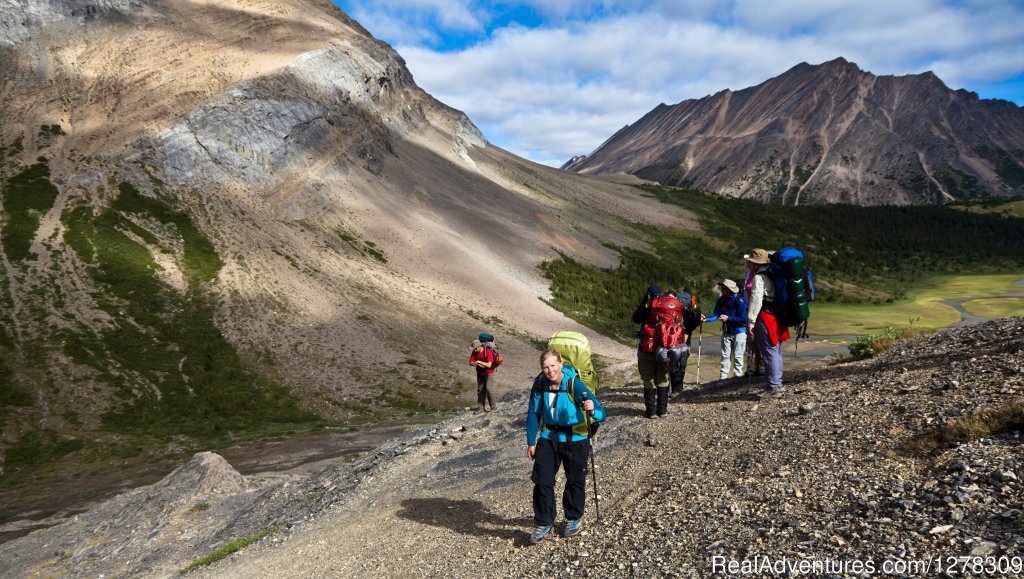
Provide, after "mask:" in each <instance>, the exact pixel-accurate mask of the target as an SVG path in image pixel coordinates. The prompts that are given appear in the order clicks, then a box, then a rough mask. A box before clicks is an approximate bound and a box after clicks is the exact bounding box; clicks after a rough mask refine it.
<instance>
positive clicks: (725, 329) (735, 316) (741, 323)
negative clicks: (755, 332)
mask: <svg viewBox="0 0 1024 579" xmlns="http://www.w3.org/2000/svg"><path fill="white" fill-rule="evenodd" d="M722 314H725V315H727V316H729V318H728V319H727V320H726V321H725V322H724V323H723V324H722V333H723V334H729V335H734V334H745V333H747V302H745V301H743V298H742V297H740V294H732V295H731V296H728V297H726V296H722V297H720V298H718V301H717V302H715V311H714V313H713V314H711V316H712V318H713V319H715V320H718V316H721V315H722Z"/></svg>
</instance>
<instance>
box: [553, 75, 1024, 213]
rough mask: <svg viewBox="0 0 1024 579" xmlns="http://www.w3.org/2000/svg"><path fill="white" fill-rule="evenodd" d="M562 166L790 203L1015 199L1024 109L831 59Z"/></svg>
mask: <svg viewBox="0 0 1024 579" xmlns="http://www.w3.org/2000/svg"><path fill="white" fill-rule="evenodd" d="M566 168H567V169H568V170H570V171H577V172H580V173H585V174H591V175H603V174H615V173H629V174H633V175H636V176H638V177H641V178H644V179H650V180H653V181H658V182H660V183H663V184H666V185H677V186H683V187H690V188H694V189H699V190H705V191H710V192H714V193H718V194H721V195H728V196H732V197H743V198H752V199H757V200H760V201H765V202H773V203H784V204H792V205H798V204H801V203H855V204H864V205H880V204H909V203H943V202H946V201H952V200H955V199H964V198H970V197H975V196H979V195H995V196H1021V195H1024V109H1022V108H1021V107H1018V106H1017V105H1015V104H1013V103H1010V102H1007V101H999V100H982V99H979V98H978V96H977V95H976V94H974V93H969V92H967V91H964V90H957V91H953V90H950V89H949V88H948V87H946V86H945V84H943V83H942V81H941V80H940V79H939V78H938V77H937V76H935V75H934V74H933V73H931V72H926V73H922V74H917V75H907V76H876V75H874V74H871V73H870V72H865V71H862V70H860V68H859V67H858V66H857V65H856V64H854V63H851V62H848V61H846V60H845V59H843V58H837V59H835V60H832V61H830V62H826V63H823V64H820V65H809V64H807V63H801V64H799V65H796V66H794V67H793V68H791V69H790V70H788V71H786V72H785V73H783V74H781V75H779V76H777V77H775V78H772V79H769V80H767V81H765V82H763V83H761V84H760V85H757V86H753V87H749V88H745V89H743V90H738V91H731V90H723V91H721V92H718V93H716V94H714V95H710V96H706V97H704V98H701V99H690V100H686V101H683V102H681V103H678V104H675V105H664V104H662V105H659V106H658V107H655V108H654V109H653V110H652V111H651V112H649V113H647V114H646V115H645V116H644V117H643V118H641V119H640V120H638V121H637V122H635V123H633V124H631V125H628V126H626V127H624V128H623V129H621V130H620V131H618V132H617V133H616V134H615V135H613V136H612V137H610V138H609V139H608V140H607V141H605V142H604V143H603V144H602V145H601V146H600V147H598V149H597V150H595V151H594V152H593V153H591V154H590V155H587V156H585V157H584V158H582V159H580V160H578V161H576V162H571V163H570V164H568V166H567V167H566Z"/></svg>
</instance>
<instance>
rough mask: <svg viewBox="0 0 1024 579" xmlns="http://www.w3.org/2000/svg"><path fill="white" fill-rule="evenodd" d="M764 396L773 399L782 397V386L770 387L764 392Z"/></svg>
mask: <svg viewBox="0 0 1024 579" xmlns="http://www.w3.org/2000/svg"><path fill="white" fill-rule="evenodd" d="M764 398H768V399H772V400H777V399H779V398H782V386H779V387H778V388H768V389H767V390H766V391H765V393H764Z"/></svg>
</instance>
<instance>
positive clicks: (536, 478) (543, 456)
mask: <svg viewBox="0 0 1024 579" xmlns="http://www.w3.org/2000/svg"><path fill="white" fill-rule="evenodd" d="M552 436H557V434H552ZM563 445H565V446H570V445H571V446H572V454H571V456H569V457H563V456H561V455H560V454H559V453H558V452H556V451H555V445H554V444H552V443H551V441H550V440H548V439H546V438H538V439H537V449H536V451H535V452H534V455H533V474H532V475H530V480H532V481H533V522H534V523H535V524H536V525H537V526H542V527H548V526H551V525H553V524H554V522H555V475H556V474H558V467H559V466H562V467H563V470H564V471H565V490H564V491H562V512H563V513H565V518H566V519H567V520H572V519H579V518H580V517H582V516H583V508H584V507H585V506H586V501H587V459H588V458H590V441H589V440H579V441H576V442H572V443H568V442H567V443H563Z"/></svg>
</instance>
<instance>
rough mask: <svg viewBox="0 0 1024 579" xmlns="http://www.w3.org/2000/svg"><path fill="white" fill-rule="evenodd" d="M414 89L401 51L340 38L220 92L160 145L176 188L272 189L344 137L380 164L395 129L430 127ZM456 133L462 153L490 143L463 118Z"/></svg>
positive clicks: (348, 151)
mask: <svg viewBox="0 0 1024 579" xmlns="http://www.w3.org/2000/svg"><path fill="white" fill-rule="evenodd" d="M414 88H415V86H414V84H413V81H412V78H411V76H410V75H409V73H408V71H407V70H406V69H405V66H404V63H402V62H401V59H400V58H399V57H398V55H397V54H396V53H394V52H393V51H391V50H387V49H385V48H383V47H382V46H381V45H379V44H377V43H375V42H372V41H370V40H369V39H360V40H355V41H337V42H335V43H334V44H333V45H331V46H329V47H326V48H323V49H319V50H315V51H312V52H309V53H306V54H303V55H301V56H299V57H298V58H297V59H295V60H294V61H293V62H292V63H290V64H289V65H288V66H286V67H284V69H282V70H281V71H280V72H278V73H275V74H274V75H271V76H268V77H260V78H256V79H253V80H250V81H246V82H244V83H242V84H240V85H239V86H237V87H235V88H233V89H232V90H230V91H228V92H227V93H226V94H223V95H220V96H218V97H216V98H214V99H213V100H211V101H210V102H209V103H207V104H206V105H205V106H203V107H201V108H200V109H198V110H196V111H193V112H192V113H190V114H188V115H187V116H186V117H185V118H184V119H183V120H182V121H181V122H180V123H178V124H177V125H175V126H173V127H171V128H169V129H167V130H165V131H163V132H162V133H160V134H159V135H158V136H157V138H156V139H155V146H156V148H157V149H158V150H159V151H160V153H161V156H162V160H163V171H164V175H165V178H166V179H167V180H168V182H169V183H170V184H172V185H173V186H192V187H200V186H204V185H208V184H209V183H210V182H211V181H212V182H214V183H218V184H223V183H229V182H232V181H236V182H242V183H245V184H248V185H257V186H260V187H265V186H267V185H269V184H271V182H272V181H273V179H274V177H275V175H278V174H280V173H281V172H283V171H285V170H287V169H288V168H289V167H293V166H295V165H296V164H297V162H298V161H299V160H300V159H302V158H304V157H305V156H307V155H309V154H313V153H316V154H319V153H322V151H323V150H324V149H325V146H326V145H327V144H329V143H330V142H331V139H332V137H333V136H334V135H338V134H341V135H344V137H345V143H344V147H343V148H342V151H341V153H342V155H344V156H347V157H348V159H349V160H350V161H352V162H360V163H363V164H364V165H365V166H366V167H367V168H369V169H371V170H372V169H373V168H374V167H376V166H379V165H380V163H381V159H382V158H383V156H384V155H386V154H389V152H390V149H391V145H390V136H389V131H397V132H398V133H400V134H401V133H405V132H407V131H411V130H416V129H418V128H422V127H424V126H425V125H426V124H427V119H426V116H425V113H424V112H423V110H422V108H421V107H420V106H419V105H418V104H417V106H412V107H408V109H407V110H405V109H403V105H406V104H408V103H410V102H413V101H414V100H415V99H414V98H413V97H411V96H410V94H409V93H410V92H411V91H412V90H413V89H414ZM467 126H468V128H467ZM454 133H456V134H452V135H451V138H452V139H453V143H456V145H453V147H456V146H460V145H457V144H458V143H463V144H462V145H461V146H462V147H463V151H464V150H465V149H464V147H465V144H466V143H468V144H470V145H476V146H483V145H485V144H486V141H484V139H483V137H482V135H481V134H480V131H479V130H478V129H477V128H476V127H475V126H473V125H472V123H471V122H469V120H468V119H466V118H465V116H464V115H463V116H462V123H461V124H460V125H459V126H458V128H457V129H456V130H455V131H454Z"/></svg>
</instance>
